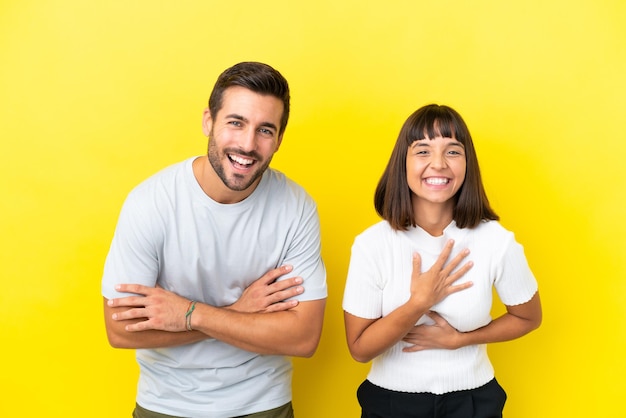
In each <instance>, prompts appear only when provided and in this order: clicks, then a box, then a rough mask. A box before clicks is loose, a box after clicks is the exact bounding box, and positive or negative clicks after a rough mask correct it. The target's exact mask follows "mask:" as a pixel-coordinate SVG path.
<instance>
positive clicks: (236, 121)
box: [228, 120, 241, 126]
mask: <svg viewBox="0 0 626 418" xmlns="http://www.w3.org/2000/svg"><path fill="white" fill-rule="evenodd" d="M228 123H229V124H231V125H233V126H241V122H240V121H238V120H231V121H230V122H228Z"/></svg>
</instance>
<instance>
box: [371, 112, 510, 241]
mask: <svg viewBox="0 0 626 418" xmlns="http://www.w3.org/2000/svg"><path fill="white" fill-rule="evenodd" d="M438 136H442V137H447V138H455V139H456V140H457V141H459V142H461V143H462V144H463V146H464V147H465V158H466V173H465V181H464V182H463V185H462V186H461V188H460V189H459V191H458V192H457V194H456V195H455V197H454V199H455V205H454V212H453V219H454V221H455V222H456V225H457V226H458V227H459V228H474V227H476V226H477V225H478V224H479V223H480V222H481V221H483V220H498V219H499V217H498V215H497V214H496V213H495V212H494V211H493V209H491V206H489V200H488V199H487V194H486V193H485V188H484V187H483V183H482V180H481V177H480V169H479V167H478V159H477V158H476V151H475V150H474V143H473V142H472V137H471V135H470V133H469V129H467V125H466V124H465V122H464V121H463V118H462V117H461V115H459V113H458V112H456V111H455V110H454V109H452V108H450V107H448V106H443V105H436V104H431V105H427V106H424V107H421V108H419V109H418V110H416V111H415V112H414V113H413V114H412V115H411V116H409V118H408V119H407V120H406V122H404V125H403V126H402V129H401V130H400V134H399V135H398V140H397V141H396V145H395V146H394V148H393V152H392V153H391V158H390V159H389V162H388V163H387V167H386V168H385V171H384V172H383V175H382V177H381V179H380V181H379V182H378V186H377V187H376V193H375V194H374V207H375V208H376V212H378V214H379V215H380V216H381V217H382V218H383V219H385V220H386V221H387V222H389V224H390V225H391V227H392V228H393V229H395V230H401V231H406V230H407V229H409V228H410V227H415V226H416V223H415V217H414V215H413V204H412V200H411V194H412V192H411V189H409V184H408V182H407V178H406V156H407V152H408V149H409V147H410V146H411V144H412V143H413V142H415V141H417V140H418V139H425V138H430V139H432V138H436V137H438Z"/></svg>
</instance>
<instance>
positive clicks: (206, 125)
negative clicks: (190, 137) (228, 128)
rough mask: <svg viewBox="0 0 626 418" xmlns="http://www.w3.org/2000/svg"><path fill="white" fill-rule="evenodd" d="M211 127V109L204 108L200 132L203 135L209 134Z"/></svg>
mask: <svg viewBox="0 0 626 418" xmlns="http://www.w3.org/2000/svg"><path fill="white" fill-rule="evenodd" d="M212 127H213V119H211V111H210V110H209V108H206V109H204V112H202V133H204V136H206V137H208V136H209V134H210V133H211V128H212Z"/></svg>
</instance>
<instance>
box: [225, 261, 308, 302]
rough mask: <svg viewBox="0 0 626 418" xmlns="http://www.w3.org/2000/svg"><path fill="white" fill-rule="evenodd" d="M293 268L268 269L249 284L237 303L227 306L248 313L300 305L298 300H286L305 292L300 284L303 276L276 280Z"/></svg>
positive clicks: (286, 266)
mask: <svg viewBox="0 0 626 418" xmlns="http://www.w3.org/2000/svg"><path fill="white" fill-rule="evenodd" d="M292 269H293V267H292V266H288V265H285V266H281V267H279V268H277V269H273V270H270V271H268V272H267V273H265V274H264V275H263V276H262V277H261V278H260V279H257V280H256V281H255V282H254V283H252V284H251V285H250V286H248V287H247V288H246V289H245V290H244V291H243V294H242V295H241V297H240V298H239V299H238V300H237V301H236V302H235V303H233V304H232V305H230V306H227V307H226V308H228V309H232V310H234V311H238V312H248V313H255V312H257V313H264V312H265V313H267V312H278V311H285V310H287V309H291V308H294V307H295V306H297V305H298V301H297V300H290V301H285V300H286V299H289V298H291V297H293V296H296V295H299V294H301V293H302V292H304V288H303V287H302V286H300V285H301V284H302V278H301V277H291V278H289V279H285V280H281V281H277V280H276V279H278V278H279V277H280V276H283V275H285V274H287V273H289V272H290V271H291V270H292Z"/></svg>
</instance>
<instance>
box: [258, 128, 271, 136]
mask: <svg viewBox="0 0 626 418" xmlns="http://www.w3.org/2000/svg"><path fill="white" fill-rule="evenodd" d="M259 132H261V133H262V134H263V135H273V134H274V132H272V131H271V130H270V129H265V128H261V129H259Z"/></svg>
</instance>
